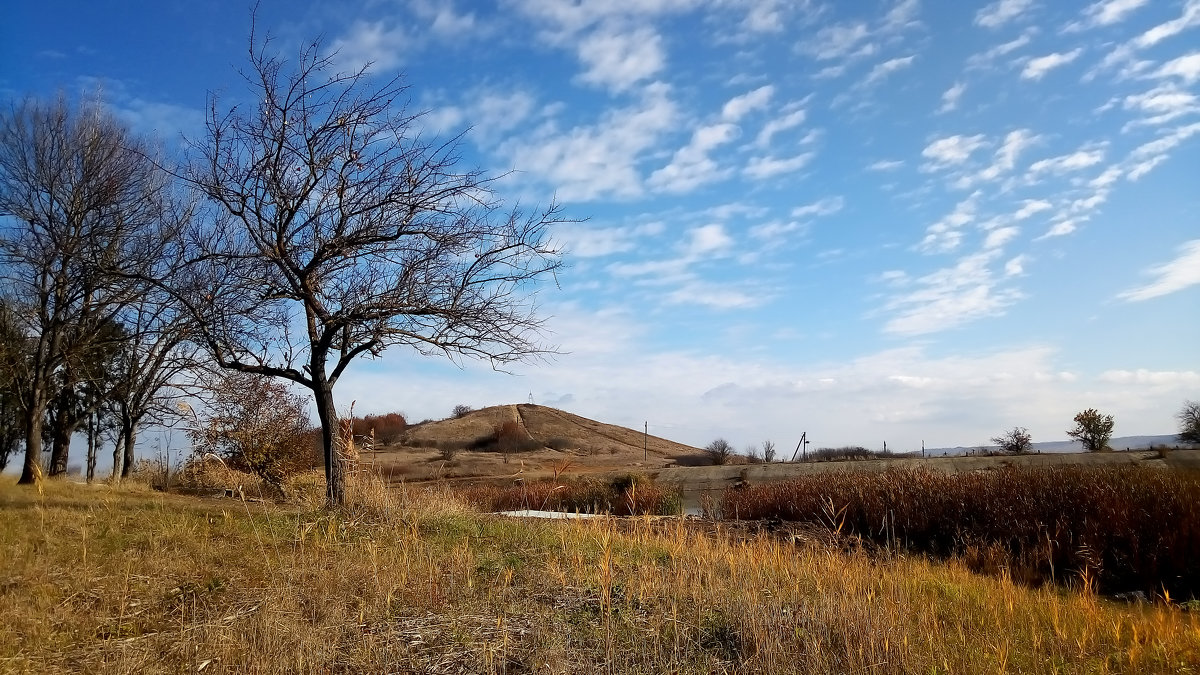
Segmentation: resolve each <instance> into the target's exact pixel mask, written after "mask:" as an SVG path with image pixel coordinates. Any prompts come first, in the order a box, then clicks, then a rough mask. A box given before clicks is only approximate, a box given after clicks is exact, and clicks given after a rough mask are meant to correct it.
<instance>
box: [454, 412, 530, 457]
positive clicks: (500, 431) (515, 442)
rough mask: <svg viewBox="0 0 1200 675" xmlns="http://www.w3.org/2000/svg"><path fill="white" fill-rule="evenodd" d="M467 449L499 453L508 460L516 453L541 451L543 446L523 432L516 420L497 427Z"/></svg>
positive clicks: (477, 439)
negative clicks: (509, 456)
mask: <svg viewBox="0 0 1200 675" xmlns="http://www.w3.org/2000/svg"><path fill="white" fill-rule="evenodd" d="M467 447H469V448H470V449H472V450H478V451H480V452H499V453H501V454H503V455H504V456H505V458H507V457H508V455H510V454H512V453H514V452H531V451H533V450H540V449H541V448H542V444H541V443H539V442H538V441H536V440H534V439H532V438H530V437H529V436H528V434H526V433H525V432H524V431H522V430H521V426H520V425H519V424H517V422H516V421H515V420H509V421H507V422H502V423H500V424H497V425H495V426H494V427H492V432H491V433H490V434H484V435H483V436H479V437H478V438H476V439H475V440H474V441H472V442H471V443H470V444H468V446H467Z"/></svg>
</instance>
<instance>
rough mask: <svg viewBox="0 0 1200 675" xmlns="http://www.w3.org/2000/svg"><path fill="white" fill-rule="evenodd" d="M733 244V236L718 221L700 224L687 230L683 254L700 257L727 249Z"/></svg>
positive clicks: (689, 256)
mask: <svg viewBox="0 0 1200 675" xmlns="http://www.w3.org/2000/svg"><path fill="white" fill-rule="evenodd" d="M731 246H733V237H730V236H729V234H728V233H727V232H725V226H724V225H721V224H720V223H712V224H709V225H701V226H700V227H694V228H692V229H690V230H688V241H687V243H686V244H685V245H684V255H685V256H687V257H688V258H701V257H707V256H712V255H714V254H718V253H723V252H725V251H728V250H729V248H730V247H731Z"/></svg>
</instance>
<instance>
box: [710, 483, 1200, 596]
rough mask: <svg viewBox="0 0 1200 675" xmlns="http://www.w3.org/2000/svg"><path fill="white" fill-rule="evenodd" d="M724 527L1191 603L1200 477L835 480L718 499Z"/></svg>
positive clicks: (1199, 554)
mask: <svg viewBox="0 0 1200 675" xmlns="http://www.w3.org/2000/svg"><path fill="white" fill-rule="evenodd" d="M721 511H722V513H723V514H724V515H725V517H728V518H782V519H784V520H792V521H807V522H813V523H820V524H824V525H826V526H828V527H830V528H833V529H836V530H838V531H840V532H843V533H846V534H851V535H854V536H857V537H861V538H862V539H864V540H867V541H872V542H876V543H878V544H882V545H889V546H890V545H899V546H902V547H906V548H910V549H912V550H915V551H923V552H929V553H933V554H936V555H941V556H950V555H960V556H968V557H969V558H970V559H972V560H975V561H976V562H977V563H978V566H980V567H991V568H993V569H996V568H1003V569H1005V570H1007V571H1008V573H1009V574H1011V575H1012V576H1013V577H1016V578H1020V579H1022V580H1026V581H1030V582H1035V583H1041V582H1044V581H1051V580H1059V581H1062V580H1070V581H1073V582H1075V583H1082V584H1086V585H1096V586H1098V588H1099V589H1101V590H1103V591H1107V592H1121V591H1135V590H1137V591H1144V592H1148V593H1154V592H1163V591H1166V592H1169V593H1170V594H1171V595H1172V596H1175V597H1184V598H1186V597H1196V596H1197V595H1200V477H1197V476H1196V475H1194V474H1189V473H1184V472H1178V471H1168V470H1161V469H1153V468H1145V467H1135V466H1127V467H1113V468H1084V467H1058V468H1041V469H1004V470H999V471H991V472H976V473H963V474H952V475H948V474H940V473H935V472H931V471H921V470H908V471H888V472H883V473H872V474H867V473H835V474H826V475H821V476H805V477H802V478H797V479H794V480H791V481H788V482H781V483H774V484H764V485H758V486H751V487H747V488H745V489H739V490H728V491H726V492H725V494H724V497H723V499H722V502H721Z"/></svg>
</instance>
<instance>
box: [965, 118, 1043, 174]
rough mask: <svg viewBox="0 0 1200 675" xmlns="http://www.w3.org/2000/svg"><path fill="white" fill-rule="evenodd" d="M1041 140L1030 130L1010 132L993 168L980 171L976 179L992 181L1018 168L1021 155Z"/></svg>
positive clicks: (1002, 144) (998, 151)
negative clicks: (1018, 159)
mask: <svg viewBox="0 0 1200 675" xmlns="http://www.w3.org/2000/svg"><path fill="white" fill-rule="evenodd" d="M1040 138H1041V137H1040V136H1037V135H1035V134H1033V133H1032V132H1031V131H1029V130H1028V129H1017V130H1015V131H1010V132H1008V134H1006V135H1005V136H1004V142H1003V143H1001V145H1000V148H999V149H998V150H996V156H995V159H994V160H993V161H992V164H991V166H988V167H987V168H985V169H984V170H982V171H980V172H979V174H978V175H977V176H976V178H977V179H979V180H984V181H992V180H996V179H997V178H999V177H1000V176H1001V175H1003V174H1005V173H1008V172H1009V171H1012V170H1013V168H1014V167H1016V165H1017V158H1018V157H1020V155H1021V153H1022V152H1023V151H1024V150H1025V149H1026V148H1028V147H1030V146H1031V145H1033V144H1034V143H1036V142H1037V141H1038V140H1040Z"/></svg>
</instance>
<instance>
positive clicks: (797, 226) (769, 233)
mask: <svg viewBox="0 0 1200 675" xmlns="http://www.w3.org/2000/svg"><path fill="white" fill-rule="evenodd" d="M807 231H808V225H807V224H806V223H801V222H799V221H795V220H786V221H784V220H772V221H771V222H768V223H763V224H761V225H755V226H754V227H752V228H750V236H751V237H754V238H755V239H766V240H773V239H779V238H780V237H782V236H783V235H785V234H792V233H799V234H803V233H805V232H807Z"/></svg>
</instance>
